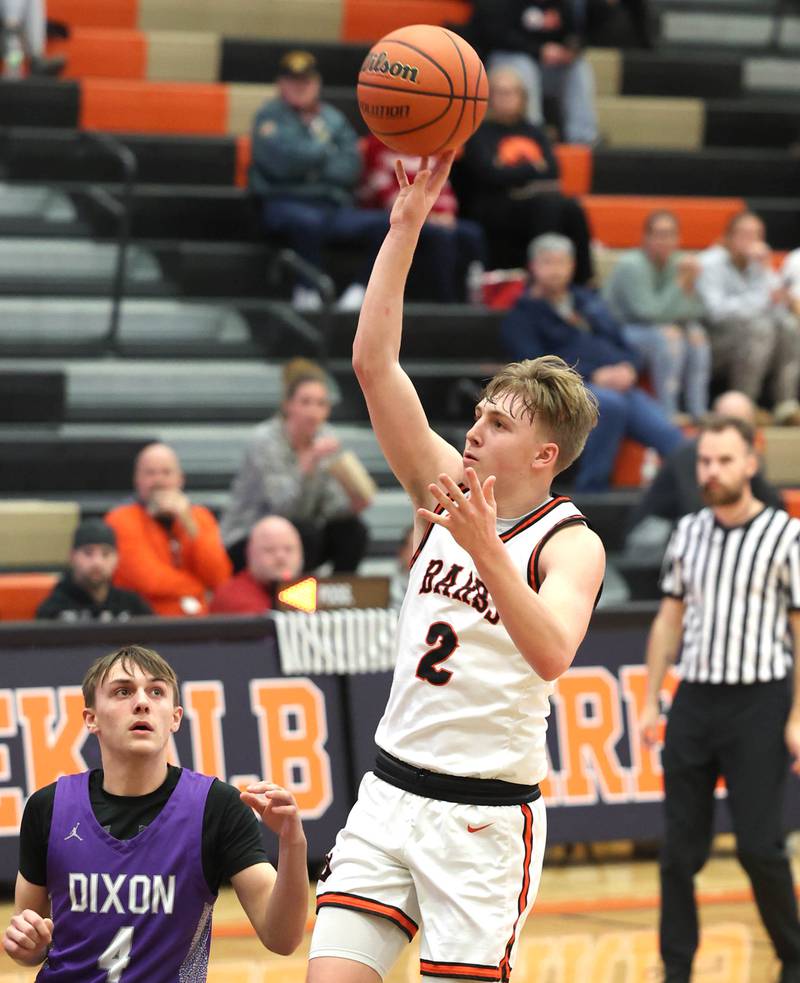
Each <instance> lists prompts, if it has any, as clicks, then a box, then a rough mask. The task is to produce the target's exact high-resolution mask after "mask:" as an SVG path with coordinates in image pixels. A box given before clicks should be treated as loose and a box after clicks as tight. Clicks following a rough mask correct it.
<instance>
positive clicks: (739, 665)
mask: <svg viewBox="0 0 800 983" xmlns="http://www.w3.org/2000/svg"><path fill="white" fill-rule="evenodd" d="M661 589H662V591H663V592H664V594H666V595H667V596H669V597H675V598H678V599H680V600H682V601H683V603H684V605H685V607H684V615H683V643H682V651H681V661H680V666H679V671H680V673H681V675H682V677H683V678H684V679H685V680H687V681H688V682H696V683H728V684H736V683H755V682H769V681H771V680H774V679H783V678H785V677H786V676H787V675H788V674H789V672H790V670H791V665H792V633H791V629H790V624H789V612H790V611H794V610H798V609H800V520H798V519H793V518H791V517H790V516H789V515H787V513H786V512H784V511H783V510H782V509H774V508H771V507H765V508H764V509H763V510H762V511H761V512H759V513H758V514H757V515H756V516H754V517H753V518H752V519H750V521H749V522H746V523H745V524H744V525H741V526H733V527H730V528H728V527H725V526H723V525H721V524H720V523H719V522H717V520H716V519H715V517H714V513H713V512H712V511H711V509H702V510H701V511H700V512H694V513H692V514H691V515H685V516H684V517H683V518H682V519H681V520H680V522H679V523H678V525H677V527H676V528H675V531H674V532H673V534H672V538H671V539H670V542H669V546H668V547H667V553H666V556H665V558H664V569H663V571H662V576H661Z"/></svg>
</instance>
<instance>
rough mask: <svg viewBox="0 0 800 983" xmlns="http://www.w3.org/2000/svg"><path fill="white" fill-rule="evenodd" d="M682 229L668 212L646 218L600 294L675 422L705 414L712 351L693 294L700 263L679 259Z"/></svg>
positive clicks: (680, 257) (694, 293) (700, 312)
mask: <svg viewBox="0 0 800 983" xmlns="http://www.w3.org/2000/svg"><path fill="white" fill-rule="evenodd" d="M679 243H680V227H679V225H678V219H677V218H676V217H675V215H673V214H672V212H667V211H657V212H652V213H651V214H650V215H648V217H647V219H646V221H645V225H644V235H643V237H642V246H641V248H640V249H631V250H629V251H628V252H626V253H624V254H623V255H622V256H621V257H620V259H619V261H618V262H617V265H616V266H615V267H614V270H613V272H612V274H611V276H610V277H609V279H608V281H607V282H606V285H605V289H604V291H603V293H604V296H605V299H606V301H607V302H608V306H609V307H610V308H611V313H612V314H613V315H614V316H615V317H616V318H617V320H618V321H620V322H621V323H622V324H623V325H624V328H623V330H624V333H625V337H626V339H627V340H628V341H629V342H630V344H632V345H633V347H634V348H637V349H638V350H639V351H640V352H641V354H642V357H643V358H644V367H645V369H646V370H647V372H648V373H649V375H650V382H651V384H652V387H653V391H654V393H655V397H656V399H657V400H658V401H659V403H660V404H661V406H662V408H663V410H664V412H665V413H666V414H667V416H669V417H670V418H671V419H675V418H676V417H677V416H678V413H679V411H680V409H681V405H680V398H681V396H682V397H683V409H684V410H685V411H686V413H688V414H689V415H690V416H692V417H694V418H695V419H699V418H700V417H701V416H703V414H704V413H706V412H707V410H708V386H709V381H710V375H711V350H710V348H709V343H708V336H707V335H706V332H705V329H704V328H703V326H702V324H701V323H700V319H701V318H702V316H703V305H702V304H701V302H700V298H699V297H698V296H697V293H696V292H695V288H694V285H695V280H696V279H697V274H698V273H699V272H700V264H699V262H698V260H697V259H696V258H695V257H694V256H679V255H678V245H679Z"/></svg>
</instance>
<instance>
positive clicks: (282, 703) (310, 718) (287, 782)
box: [250, 679, 333, 819]
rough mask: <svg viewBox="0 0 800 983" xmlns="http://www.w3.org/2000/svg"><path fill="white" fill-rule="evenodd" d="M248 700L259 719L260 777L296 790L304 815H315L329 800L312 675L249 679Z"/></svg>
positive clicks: (320, 711)
mask: <svg viewBox="0 0 800 983" xmlns="http://www.w3.org/2000/svg"><path fill="white" fill-rule="evenodd" d="M250 705H251V707H252V709H253V713H254V714H255V715H256V717H257V719H258V732H259V737H260V746H261V762H262V770H263V773H264V777H265V778H266V777H269V778H270V779H271V780H272V781H274V782H276V783H277V784H278V785H283V787H284V788H286V789H288V790H289V791H290V792H291V793H292V794H293V795H294V797H295V799H296V800H297V805H298V806H299V808H300V812H301V814H302V815H303V818H305V819H318V818H319V817H320V816H322V815H323V814H324V813H325V811H326V810H327V808H328V806H329V805H330V804H331V802H332V801H333V785H332V782H331V761H330V758H329V756H328V752H327V751H326V750H325V741H326V740H327V739H328V721H327V717H326V715H325V700H324V698H323V696H322V693H321V691H320V690H319V688H318V687H317V686H315V685H314V683H312V682H311V680H310V679H252V680H251V681H250Z"/></svg>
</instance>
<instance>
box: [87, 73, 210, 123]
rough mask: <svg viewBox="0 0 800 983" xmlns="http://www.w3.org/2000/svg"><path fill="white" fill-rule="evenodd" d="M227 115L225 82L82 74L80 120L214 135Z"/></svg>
mask: <svg viewBox="0 0 800 983" xmlns="http://www.w3.org/2000/svg"><path fill="white" fill-rule="evenodd" d="M227 118H228V91H227V86H225V85H214V84H199V83H191V82H136V81H125V80H117V79H84V80H83V82H82V83H81V112H80V126H81V128H82V129H87V130H113V131H117V132H124V133H178V134H181V133H182V134H187V135H188V134H198V135H202V136H218V135H221V134H224V133H225V131H226V126H227Z"/></svg>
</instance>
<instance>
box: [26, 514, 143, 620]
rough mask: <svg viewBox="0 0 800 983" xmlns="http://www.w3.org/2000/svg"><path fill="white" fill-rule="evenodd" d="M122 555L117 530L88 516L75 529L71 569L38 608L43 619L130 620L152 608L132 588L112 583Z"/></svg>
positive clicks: (38, 617)
mask: <svg viewBox="0 0 800 983" xmlns="http://www.w3.org/2000/svg"><path fill="white" fill-rule="evenodd" d="M118 561H119V555H118V553H117V539H116V536H115V535H114V530H113V529H112V528H111V526H109V525H107V524H106V523H105V522H103V521H102V520H101V519H85V520H84V521H83V522H81V523H80V524H79V525H78V527H77V529H76V530H75V535H74V537H73V540H72V550H71V552H70V555H69V569H68V570H66V571H65V572H64V574H63V575H62V577H61V579H60V580H59V581H58V583H57V584H56V586H55V587H54V588H53V590H52V593H51V594H50V595H49V596H48V597H46V598H45V599H44V600H43V601H42V603H41V604H40V605H39V607H38V608H37V609H36V617H37V619H38V620H41V621H53V620H58V621H127V620H128V619H129V618H135V617H137V616H141V615H150V614H152V613H153V609H152V608H151V607H150V605H149V604H148V603H147V602H146V601H144V600H142V598H141V597H139V595H138V594H134V593H133V592H132V591H127V590H120V589H119V588H118V587H114V585H113V584H112V582H111V581H112V578H113V576H114V571H115V570H116V568H117V563H118Z"/></svg>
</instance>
